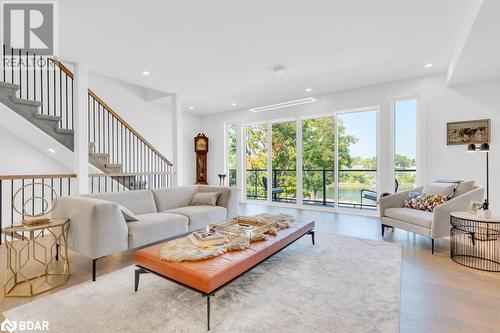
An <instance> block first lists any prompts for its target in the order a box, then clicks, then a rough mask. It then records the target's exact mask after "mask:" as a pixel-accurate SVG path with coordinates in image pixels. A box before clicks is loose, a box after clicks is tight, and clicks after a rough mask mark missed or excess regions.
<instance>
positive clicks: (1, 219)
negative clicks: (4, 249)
mask: <svg viewBox="0 0 500 333" xmlns="http://www.w3.org/2000/svg"><path fill="white" fill-rule="evenodd" d="M3 55H4V58H2V61H4V63H3V65H4V66H5V60H4V59H5V45H4V46H3ZM3 76H4V80H5V68H4V71H3ZM2 190H3V184H2V180H1V179H0V230H2V221H3V209H2V206H3V205H2V203H3V194H2ZM0 245H2V235H1V234H0Z"/></svg>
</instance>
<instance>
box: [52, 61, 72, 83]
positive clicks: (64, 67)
mask: <svg viewBox="0 0 500 333" xmlns="http://www.w3.org/2000/svg"><path fill="white" fill-rule="evenodd" d="M52 61H53V62H54V64H55V65H56V66H57V67H59V68H60V69H61V70H62V71H63V72H64V73H65V74H66V75H67V76H69V77H70V78H71V79H73V78H74V76H73V73H72V72H71V71H70V70H69V69H68V68H67V67H66V66H64V64H63V63H62V62H60V61H59V60H57V59H56V58H52Z"/></svg>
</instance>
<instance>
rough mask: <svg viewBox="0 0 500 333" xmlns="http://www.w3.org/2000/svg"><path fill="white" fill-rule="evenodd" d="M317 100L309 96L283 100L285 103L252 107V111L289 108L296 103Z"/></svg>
mask: <svg viewBox="0 0 500 333" xmlns="http://www.w3.org/2000/svg"><path fill="white" fill-rule="evenodd" d="M316 101H317V100H316V98H312V97H308V98H302V99H296V100H293V101H288V102H283V103H278V104H271V105H266V106H259V107H257V108H252V109H250V111H252V112H262V111H269V110H274V109H282V108H288V107H290V106H295V105H301V104H309V103H314V102H316Z"/></svg>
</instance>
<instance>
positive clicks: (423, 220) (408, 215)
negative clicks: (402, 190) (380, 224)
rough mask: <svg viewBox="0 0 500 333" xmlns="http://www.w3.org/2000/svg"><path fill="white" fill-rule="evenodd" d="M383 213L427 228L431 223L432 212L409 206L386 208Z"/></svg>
mask: <svg viewBox="0 0 500 333" xmlns="http://www.w3.org/2000/svg"><path fill="white" fill-rule="evenodd" d="M384 215H385V216H386V217H390V218H392V219H395V220H399V221H403V222H407V223H412V224H416V225H418V226H421V227H424V228H429V229H430V227H431V224H432V213H431V212H426V211H423V210H417V209H411V208H387V209H386V210H385V211H384Z"/></svg>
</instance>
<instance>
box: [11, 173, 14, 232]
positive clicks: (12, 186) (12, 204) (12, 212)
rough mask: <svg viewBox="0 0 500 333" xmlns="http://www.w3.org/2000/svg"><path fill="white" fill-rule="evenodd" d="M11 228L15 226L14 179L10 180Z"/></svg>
mask: <svg viewBox="0 0 500 333" xmlns="http://www.w3.org/2000/svg"><path fill="white" fill-rule="evenodd" d="M10 203H11V205H10V226H11V227H12V226H14V179H11V180H10Z"/></svg>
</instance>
